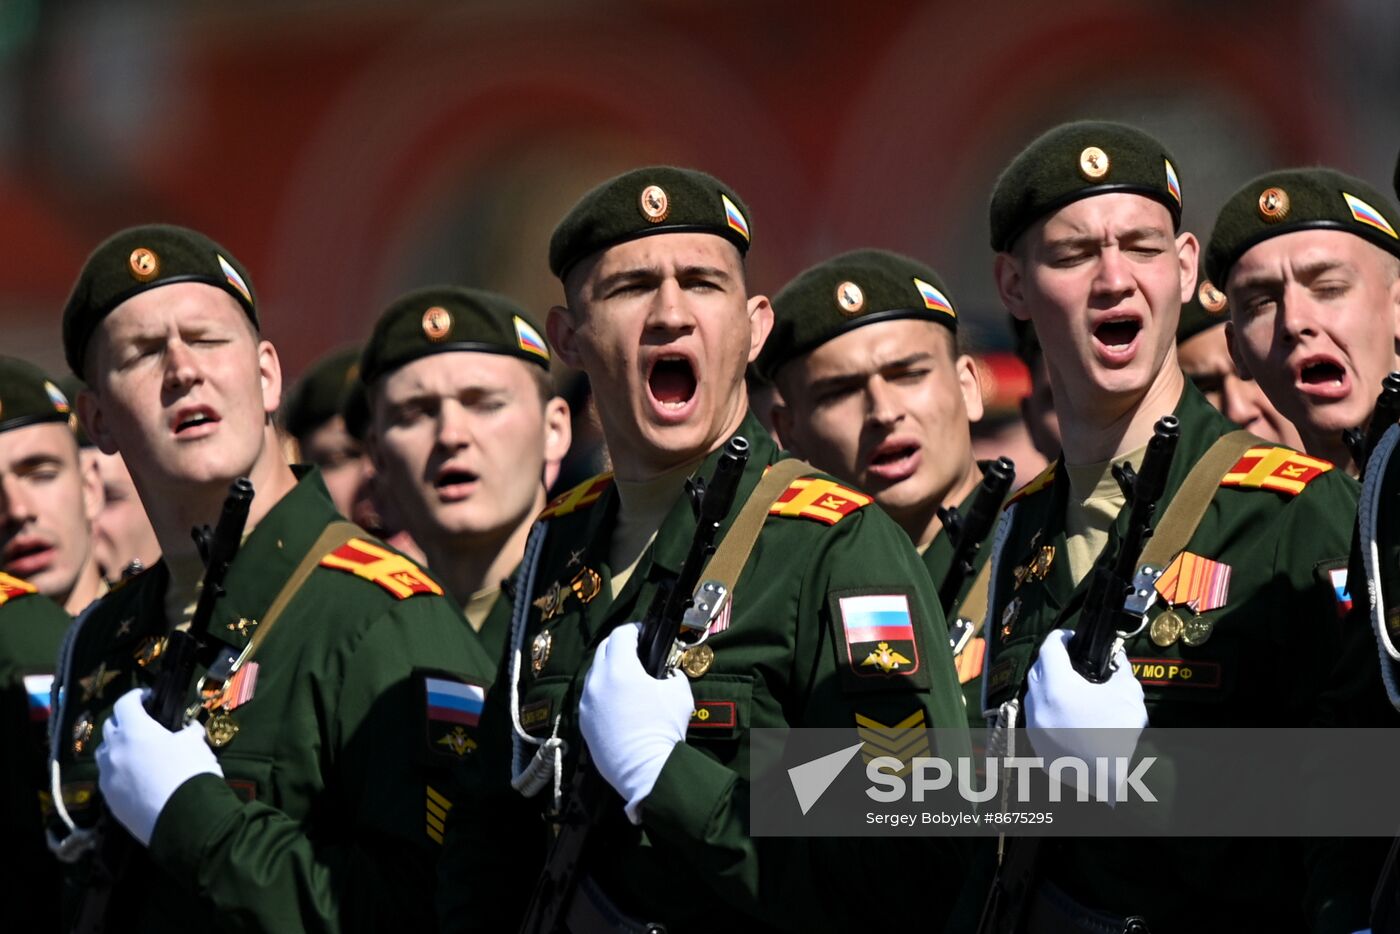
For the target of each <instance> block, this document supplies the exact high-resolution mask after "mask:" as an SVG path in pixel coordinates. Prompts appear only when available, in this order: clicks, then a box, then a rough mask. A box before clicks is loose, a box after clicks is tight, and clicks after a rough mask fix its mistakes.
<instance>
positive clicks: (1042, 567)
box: [1026, 545, 1055, 581]
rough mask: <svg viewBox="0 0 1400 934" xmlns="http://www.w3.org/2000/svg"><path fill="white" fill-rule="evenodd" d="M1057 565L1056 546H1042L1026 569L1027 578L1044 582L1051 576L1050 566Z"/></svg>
mask: <svg viewBox="0 0 1400 934" xmlns="http://www.w3.org/2000/svg"><path fill="white" fill-rule="evenodd" d="M1054 563H1055V546H1054V545H1042V546H1041V548H1040V551H1038V552H1036V555H1035V557H1034V558H1032V559H1031V563H1030V564H1029V565H1028V566H1027V568H1026V577H1028V578H1029V579H1031V580H1033V581H1043V580H1045V578H1047V577H1049V576H1050V566H1051V565H1052V564H1054Z"/></svg>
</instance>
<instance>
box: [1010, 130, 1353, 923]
mask: <svg viewBox="0 0 1400 934" xmlns="http://www.w3.org/2000/svg"><path fill="white" fill-rule="evenodd" d="M1110 191H1129V192H1134V193H1137V194H1141V195H1143V196H1144V197H1148V198H1152V199H1153V200H1156V201H1158V202H1159V203H1161V204H1163V205H1164V206H1165V207H1166V208H1167V209H1168V211H1169V212H1170V213H1171V215H1172V218H1173V221H1174V223H1176V222H1179V218H1180V208H1181V186H1180V182H1179V180H1178V178H1177V174H1176V170H1175V166H1174V165H1173V164H1172V160H1171V157H1170V156H1169V155H1168V154H1166V153H1165V151H1164V150H1163V149H1162V147H1161V145H1160V143H1158V142H1156V141H1155V140H1153V139H1151V138H1150V137H1148V136H1146V135H1145V134H1142V133H1140V132H1139V131H1136V130H1133V129H1131V128H1127V127H1121V126H1119V125H1116V124H1095V123H1083V124H1073V125H1070V126H1068V127H1062V128H1059V129H1057V130H1054V131H1051V132H1050V133H1049V134H1047V135H1046V136H1044V137H1042V138H1041V139H1040V140H1038V141H1036V142H1035V143H1033V144H1032V145H1031V146H1030V147H1028V148H1027V150H1025V151H1024V152H1023V153H1022V154H1021V155H1020V156H1018V158H1017V160H1016V161H1014V162H1013V163H1012V166H1011V168H1009V169H1008V170H1007V172H1006V173H1004V174H1003V176H1002V179H1001V181H1000V182H999V183H998V190H997V192H996V194H994V196H993V199H992V227H993V238H992V239H993V247H994V248H995V249H998V250H1008V249H1011V248H1012V246H1013V244H1014V243H1015V240H1016V238H1017V237H1018V236H1019V235H1020V233H1021V232H1022V231H1024V230H1025V229H1026V228H1027V227H1029V226H1030V225H1031V224H1032V223H1034V222H1035V221H1036V220H1037V219H1039V218H1040V217H1042V216H1044V215H1047V214H1050V213H1052V212H1053V211H1055V210H1058V209H1059V208H1060V207H1062V206H1064V205H1065V204H1068V203H1069V202H1071V201H1073V200H1075V199H1077V198H1082V197H1088V196H1092V195H1096V194H1100V193H1104V192H1110ZM1211 272H1212V278H1213V279H1214V280H1215V281H1217V282H1219V281H1222V280H1221V278H1220V277H1218V276H1217V275H1216V272H1215V270H1214V269H1212V271H1211ZM1164 414H1165V413H1164ZM1173 414H1174V415H1175V416H1176V417H1177V419H1178V420H1179V422H1180V432H1181V434H1180V442H1179V445H1178V447H1177V450H1176V454H1175V457H1174V458H1173V460H1172V466H1171V470H1170V472H1169V474H1168V477H1167V483H1166V489H1165V492H1164V495H1163V497H1162V499H1161V500H1160V503H1159V506H1158V509H1157V512H1156V514H1155V516H1154V520H1153V525H1154V528H1156V527H1157V526H1158V524H1159V523H1160V522H1161V520H1162V517H1163V515H1164V513H1165V512H1166V511H1167V510H1168V509H1169V508H1170V504H1171V502H1172V499H1173V497H1175V496H1176V495H1177V493H1178V491H1180V490H1181V488H1182V484H1183V482H1184V481H1185V479H1186V477H1187V476H1188V474H1189V473H1190V472H1191V470H1192V468H1193V467H1195V466H1196V465H1197V463H1198V462H1199V461H1200V460H1201V459H1202V458H1203V456H1204V455H1205V453H1206V451H1207V450H1208V449H1209V448H1210V447H1211V446H1212V445H1213V444H1214V443H1215V442H1216V440H1217V439H1219V438H1221V437H1223V436H1225V435H1227V434H1228V433H1230V432H1231V431H1233V430H1235V428H1234V426H1233V425H1231V424H1230V423H1229V422H1228V421H1227V420H1226V419H1225V418H1224V416H1222V415H1221V414H1220V413H1218V412H1217V411H1216V410H1215V409H1213V408H1212V407H1211V406H1210V405H1209V404H1208V403H1207V402H1206V401H1205V399H1204V398H1203V397H1202V396H1201V394H1200V392H1199V391H1198V390H1196V389H1195V387H1194V386H1192V385H1190V384H1189V383H1187V384H1186V385H1185V386H1184V388H1183V390H1182V395H1181V397H1180V399H1179V400H1178V401H1177V404H1176V407H1175V411H1174V413H1173ZM1133 456H1134V455H1132V454H1127V455H1123V456H1122V457H1120V458H1118V460H1119V461H1124V460H1132V459H1133ZM1069 473H1070V470H1069V469H1068V468H1066V467H1065V465H1064V462H1063V459H1061V460H1060V461H1058V462H1057V463H1055V464H1053V465H1051V467H1050V468H1049V469H1048V470H1047V471H1046V472H1045V473H1044V474H1042V475H1041V476H1040V477H1039V478H1037V479H1036V480H1034V481H1032V482H1031V483H1030V484H1029V485H1028V486H1026V487H1025V488H1023V489H1022V490H1021V491H1020V492H1019V493H1018V494H1017V495H1015V496H1013V498H1012V500H1011V503H1010V505H1009V506H1008V510H1007V512H1006V513H1005V514H1004V515H1003V520H1002V522H1003V527H1002V528H1001V529H999V531H998V539H997V547H996V551H995V553H994V555H993V557H992V562H993V563H992V568H993V570H992V599H991V601H990V606H989V611H988V615H987V623H986V632H987V638H988V647H987V667H986V673H985V676H984V677H985V692H986V693H985V698H986V702H985V707H986V708H987V712H988V715H989V716H993V715H996V716H998V719H999V722H1000V723H1002V724H1006V723H1007V722H1008V721H1009V720H1010V718H1011V715H1013V713H1014V710H1015V707H1014V704H1015V702H1016V700H1017V698H1018V697H1019V696H1020V695H1021V694H1023V692H1024V691H1025V687H1026V676H1027V673H1028V672H1029V670H1030V668H1031V665H1032V664H1033V662H1034V661H1035V656H1036V653H1037V651H1038V649H1039V647H1040V645H1041V643H1042V642H1043V641H1044V640H1045V638H1046V636H1047V635H1048V634H1049V633H1050V631H1051V630H1053V629H1057V628H1063V629H1073V628H1075V625H1076V624H1077V622H1078V618H1079V613H1080V611H1081V609H1082V605H1083V601H1084V598H1085V595H1086V592H1087V590H1088V584H1089V576H1088V575H1087V574H1086V573H1085V572H1084V571H1083V570H1081V571H1080V572H1079V574H1080V575H1081V576H1080V577H1079V579H1078V580H1076V579H1075V577H1076V575H1075V574H1074V573H1072V572H1071V570H1070V556H1069V553H1070V549H1071V547H1072V546H1073V544H1074V543H1073V541H1072V539H1071V535H1070V534H1069V532H1070V530H1069V528H1068V525H1069V521H1068V520H1069V515H1070V513H1071V511H1072V510H1073V509H1074V508H1075V506H1076V504H1075V503H1074V502H1072V496H1073V494H1072V492H1071V489H1070V482H1069V476H1068V474H1069ZM1104 476H1105V477H1106V476H1107V468H1106V465H1105V469H1104ZM1102 482H1103V480H1100V484H1102ZM1109 482H1111V481H1109ZM1096 489H1097V488H1096ZM1090 495H1091V496H1093V495H1095V494H1094V493H1091V494H1090ZM1355 497H1356V485H1355V483H1354V482H1353V481H1352V480H1351V479H1350V478H1349V477H1347V476H1346V475H1345V474H1344V473H1343V472H1342V471H1340V470H1336V469H1334V468H1333V466H1332V465H1331V464H1330V463H1328V462H1326V461H1322V460H1319V459H1317V458H1312V457H1308V456H1306V455H1303V454H1299V453H1297V452H1293V451H1290V450H1289V449H1287V448H1282V447H1276V446H1273V445H1269V444H1265V443H1263V442H1260V443H1258V444H1257V446H1254V447H1251V448H1249V449H1248V450H1247V451H1246V452H1245V453H1244V454H1243V455H1242V456H1240V457H1239V459H1238V461H1236V462H1235V463H1234V464H1233V466H1231V467H1230V468H1229V469H1228V470H1227V471H1226V472H1225V473H1224V474H1223V475H1221V476H1220V478H1219V480H1218V481H1215V486H1214V488H1213V490H1212V492H1211V498H1210V500H1209V504H1208V505H1207V507H1206V509H1205V512H1204V515H1203V517H1202V518H1201V520H1200V522H1199V524H1197V525H1196V527H1195V529H1194V532H1192V533H1191V534H1190V536H1189V539H1188V541H1187V544H1186V546H1185V548H1184V549H1183V550H1182V551H1181V552H1180V553H1179V554H1178V555H1176V556H1173V558H1172V559H1171V560H1170V563H1168V565H1167V567H1166V569H1165V571H1164V573H1163V574H1162V576H1161V577H1160V578H1159V579H1158V580H1157V583H1156V585H1155V586H1156V589H1157V591H1158V593H1159V594H1160V595H1161V596H1160V597H1159V599H1158V600H1157V602H1156V604H1155V605H1154V606H1153V607H1151V608H1150V609H1149V611H1148V614H1147V619H1146V624H1145V626H1144V628H1143V629H1142V630H1141V631H1139V632H1137V633H1136V634H1134V635H1132V636H1130V637H1128V638H1127V639H1126V642H1125V646H1124V648H1125V651H1126V653H1127V655H1128V657H1129V659H1130V660H1131V663H1132V668H1133V674H1134V676H1135V677H1137V678H1138V680H1139V681H1140V682H1141V684H1142V687H1143V691H1144V694H1145V700H1146V709H1147V715H1148V723H1149V724H1150V725H1151V726H1154V727H1193V726H1194V727H1199V726H1231V727H1241V726H1257V727H1274V726H1279V727H1281V726H1295V727H1299V726H1307V725H1310V724H1311V723H1313V722H1315V719H1316V716H1317V713H1318V710H1319V707H1320V706H1321V703H1322V696H1323V694H1324V692H1325V690H1326V681H1327V675H1328V674H1329V664H1330V662H1329V661H1328V660H1332V661H1335V660H1336V659H1337V657H1338V651H1339V645H1340V642H1341V638H1342V630H1343V625H1342V615H1343V613H1344V611H1345V605H1344V603H1343V602H1342V598H1341V597H1340V596H1339V594H1340V592H1341V591H1342V590H1344V588H1345V580H1346V555H1347V551H1348V545H1349V542H1350V531H1351V530H1350V516H1351V514H1352V510H1353V509H1354V504H1355ZM1126 523H1127V510H1126V509H1124V510H1121V511H1120V512H1119V513H1118V515H1117V518H1116V520H1115V521H1114V522H1113V523H1112V525H1111V526H1110V528H1109V530H1108V541H1107V544H1106V545H1105V546H1104V551H1105V552H1108V551H1111V550H1113V549H1116V547H1117V542H1118V540H1119V538H1120V536H1121V535H1122V534H1123V533H1124V531H1125V529H1126ZM1319 660H1322V663H1321V664H1319ZM1310 846H1311V845H1310V844H1307V843H1305V842H1300V841H1279V840H1270V841H1252V840H1240V839H1223V840H1205V839H1161V840H1143V839H1107V840H1092V841H1090V840H1078V839H1054V840H1047V841H1045V843H1044V844H1043V846H1042V850H1041V854H1040V860H1039V873H1040V879H1041V880H1042V881H1043V882H1048V883H1050V884H1051V885H1053V886H1057V887H1058V888H1059V889H1060V890H1062V891H1063V892H1064V893H1067V894H1068V896H1069V897H1070V898H1072V899H1073V900H1075V901H1076V902H1078V903H1079V904H1080V905H1081V906H1088V907H1091V908H1093V909H1095V910H1098V911H1102V912H1108V913H1110V914H1112V915H1116V916H1118V917H1124V916H1140V917H1142V918H1144V919H1145V921H1146V923H1147V927H1148V928H1149V929H1150V930H1151V931H1153V932H1154V934H1157V932H1163V931H1167V932H1172V931H1203V930H1269V931H1295V930H1309V929H1313V928H1321V929H1330V928H1331V927H1332V926H1333V925H1335V924H1339V923H1345V922H1344V921H1343V919H1347V920H1348V921H1349V920H1352V919H1355V916H1354V914H1352V911H1353V910H1354V907H1355V906H1354V903H1353V904H1347V903H1345V902H1346V895H1347V894H1348V893H1341V892H1338V891H1336V890H1335V889H1333V888H1332V887H1331V886H1332V883H1333V882H1334V881H1335V880H1326V879H1324V878H1323V877H1321V876H1318V875H1314V876H1312V877H1308V876H1306V875H1305V868H1304V867H1305V863H1306V859H1305V856H1304V850H1306V849H1308V848H1309V847H1310ZM1361 884H1362V885H1364V884H1365V883H1361ZM1265 892H1271V893H1273V894H1269V895H1264V894H1262V893H1265ZM1283 893H1287V894H1283ZM1362 918H1364V916H1362ZM1357 920H1360V919H1357ZM1360 926H1364V925H1363V924H1353V925H1352V926H1351V927H1345V928H1342V929H1343V930H1348V931H1349V930H1354V929H1355V928H1356V927H1360Z"/></svg>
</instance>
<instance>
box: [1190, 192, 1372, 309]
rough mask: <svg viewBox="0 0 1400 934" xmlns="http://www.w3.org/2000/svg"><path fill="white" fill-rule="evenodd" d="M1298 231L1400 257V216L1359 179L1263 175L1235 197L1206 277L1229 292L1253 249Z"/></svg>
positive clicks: (1214, 238)
mask: <svg viewBox="0 0 1400 934" xmlns="http://www.w3.org/2000/svg"><path fill="white" fill-rule="evenodd" d="M1299 230H1344V231H1346V232H1347V233H1354V234H1356V235H1357V236H1358V237H1360V238H1362V239H1363V240H1366V241H1368V242H1370V243H1373V244H1375V245H1376V246H1378V247H1380V248H1381V249H1382V250H1385V251H1387V252H1389V253H1393V254H1395V255H1396V256H1400V234H1398V233H1397V231H1400V213H1397V211H1396V210H1395V205H1394V204H1393V203H1391V201H1390V199H1389V198H1387V197H1386V196H1385V195H1383V194H1381V193H1380V192H1379V191H1377V190H1376V189H1374V188H1372V187H1371V186H1370V185H1368V184H1366V183H1365V182H1363V181H1361V179H1359V178H1352V177H1351V176H1350V175H1343V174H1342V173H1341V172H1335V171H1333V170H1332V169H1322V168H1308V169H1285V170H1283V171H1281V172H1270V173H1269V174H1267V175H1261V176H1259V177H1258V178H1256V179H1254V180H1253V181H1251V182H1249V183H1248V184H1246V185H1245V186H1244V187H1243V188H1241V189H1240V190H1239V191H1237V192H1235V193H1234V194H1233V195H1231V196H1230V200H1228V201H1226V202H1225V206H1224V207H1223V208H1221V209H1220V214H1219V215H1218V216H1217V217H1216V219H1215V229H1214V230H1213V231H1211V235H1210V244H1209V245H1208V246H1207V247H1206V273H1207V275H1209V276H1210V278H1211V281H1213V282H1216V283H1219V284H1220V285H1221V287H1222V288H1223V287H1224V284H1225V282H1226V280H1228V279H1229V277H1230V270H1231V269H1232V268H1234V265H1235V263H1236V262H1237V261H1238V260H1239V258H1240V257H1241V256H1243V255H1244V254H1245V253H1246V252H1247V251H1248V250H1249V249H1250V248H1251V247H1253V246H1256V245H1257V244H1259V243H1262V242H1263V241H1265V240H1267V239H1269V238H1270V237H1277V236H1279V235H1280V234H1287V233H1294V232H1296V231H1299Z"/></svg>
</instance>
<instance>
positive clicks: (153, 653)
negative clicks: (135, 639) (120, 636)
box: [131, 636, 165, 668]
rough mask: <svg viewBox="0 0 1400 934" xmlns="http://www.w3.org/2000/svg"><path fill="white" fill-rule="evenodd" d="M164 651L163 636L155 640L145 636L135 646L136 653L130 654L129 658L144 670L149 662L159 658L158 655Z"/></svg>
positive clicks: (153, 637)
mask: <svg viewBox="0 0 1400 934" xmlns="http://www.w3.org/2000/svg"><path fill="white" fill-rule="evenodd" d="M164 651H165V636H161V637H160V638H156V637H155V636H147V637H146V638H144V639H142V640H141V642H140V644H138V645H137V646H136V651H135V652H132V653H131V657H132V658H134V659H136V664H138V665H140V666H141V667H142V668H145V667H146V666H147V665H149V664H150V663H151V662H153V661H155V660H156V659H158V658H160V653H161V652H164Z"/></svg>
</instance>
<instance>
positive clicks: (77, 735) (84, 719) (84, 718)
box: [73, 713, 92, 756]
mask: <svg viewBox="0 0 1400 934" xmlns="http://www.w3.org/2000/svg"><path fill="white" fill-rule="evenodd" d="M90 739H92V714H90V713H85V714H82V715H81V716H79V717H78V719H77V721H75V722H74V724H73V755H75V756H78V755H82V752H83V750H84V749H85V748H87V744H88V740H90Z"/></svg>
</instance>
